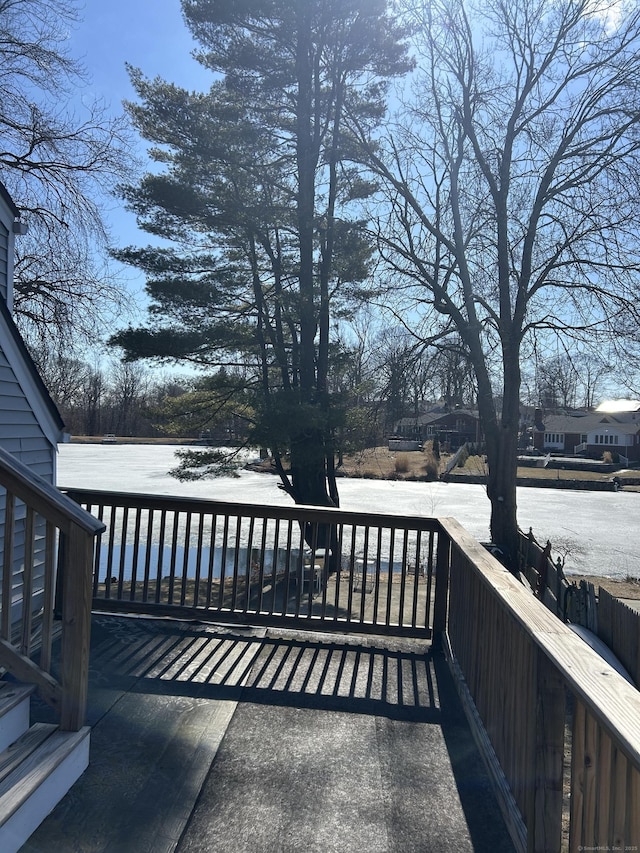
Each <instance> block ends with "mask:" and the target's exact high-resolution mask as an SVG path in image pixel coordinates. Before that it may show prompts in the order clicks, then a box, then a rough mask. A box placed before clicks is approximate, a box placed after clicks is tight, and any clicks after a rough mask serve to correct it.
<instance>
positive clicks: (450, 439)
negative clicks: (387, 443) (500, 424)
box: [395, 408, 482, 450]
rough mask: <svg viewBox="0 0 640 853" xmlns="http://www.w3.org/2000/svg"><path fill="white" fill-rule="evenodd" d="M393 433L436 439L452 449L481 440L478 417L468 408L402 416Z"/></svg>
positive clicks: (410, 437) (427, 439)
mask: <svg viewBox="0 0 640 853" xmlns="http://www.w3.org/2000/svg"><path fill="white" fill-rule="evenodd" d="M395 434H396V435H397V436H402V437H403V438H408V439H414V440H416V441H433V439H434V438H437V439H438V441H440V442H443V443H446V444H448V445H449V447H450V448H451V449H452V450H455V449H457V448H458V447H460V446H461V445H463V444H465V442H469V443H471V444H479V443H480V442H481V441H482V433H481V431H480V418H479V416H478V413H477V412H474V411H471V410H469V409H450V410H448V409H446V408H439V409H434V410H432V411H431V412H426V413H424V414H422V415H418V416H417V417H413V418H402V419H401V420H400V421H398V423H397V424H396V428H395Z"/></svg>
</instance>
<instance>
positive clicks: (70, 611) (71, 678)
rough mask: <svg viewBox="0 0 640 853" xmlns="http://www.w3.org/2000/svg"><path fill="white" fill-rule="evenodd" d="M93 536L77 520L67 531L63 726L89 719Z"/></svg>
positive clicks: (73, 728) (76, 727) (71, 728)
mask: <svg viewBox="0 0 640 853" xmlns="http://www.w3.org/2000/svg"><path fill="white" fill-rule="evenodd" d="M92 567H93V537H92V536H91V534H89V533H87V532H86V531H85V530H82V529H80V528H79V527H78V526H76V525H75V524H71V525H70V528H69V531H68V533H67V535H66V541H65V550H64V563H63V573H62V641H61V670H62V671H61V682H62V707H61V712H60V728H61V729H62V730H63V731H78V730H79V729H80V728H82V726H83V725H84V723H85V716H86V709H87V688H88V672H89V641H90V634H91V596H92Z"/></svg>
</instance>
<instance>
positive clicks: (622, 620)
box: [598, 587, 640, 684]
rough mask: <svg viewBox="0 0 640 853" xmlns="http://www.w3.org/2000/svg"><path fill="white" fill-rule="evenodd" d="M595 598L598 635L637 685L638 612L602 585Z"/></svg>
mask: <svg viewBox="0 0 640 853" xmlns="http://www.w3.org/2000/svg"><path fill="white" fill-rule="evenodd" d="M598 598H599V600H598V636H599V637H600V639H601V640H602V641H603V642H605V643H606V644H607V645H608V646H609V648H610V649H611V650H612V651H613V653H614V654H615V656H616V657H617V658H619V660H620V661H621V662H622V664H623V666H624V668H625V669H626V670H627V672H628V673H629V675H630V676H631V678H633V680H634V681H635V683H636V684H640V612H638V611H637V610H634V609H633V608H632V607H629V606H628V605H627V604H624V603H623V602H622V601H619V600H618V599H617V598H614V596H613V595H611V593H610V592H608V591H607V590H606V589H604V587H600V592H599V597H598Z"/></svg>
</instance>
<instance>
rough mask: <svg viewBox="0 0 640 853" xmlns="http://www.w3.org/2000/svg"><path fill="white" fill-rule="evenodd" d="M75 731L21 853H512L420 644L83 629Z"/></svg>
mask: <svg viewBox="0 0 640 853" xmlns="http://www.w3.org/2000/svg"><path fill="white" fill-rule="evenodd" d="M48 713H49V711H48V708H47V707H46V706H44V705H42V706H38V708H37V709H36V716H37V715H39V717H40V719H42V720H46V719H47V715H48ZM88 722H89V724H90V725H92V727H93V730H92V742H91V763H90V766H89V769H88V770H87V771H86V772H85V774H84V776H83V777H82V778H81V779H80V780H79V782H78V783H77V784H76V785H75V786H74V788H73V789H72V790H71V792H70V793H69V794H68V795H67V796H66V797H65V799H64V800H63V801H62V802H61V803H60V805H59V806H58V807H57V808H56V809H55V811H54V812H53V813H52V815H51V816H50V817H49V818H48V819H47V820H46V821H45V822H44V823H43V824H42V825H41V827H40V828H39V829H38V830H37V832H36V833H35V834H34V835H33V836H32V837H31V839H30V840H29V842H28V844H27V845H26V846H25V848H24V851H25V853H54V851H55V853H66V851H68V853H72V851H74V853H75V851H83V853H89V851H92V853H93V851H95V853H98V851H104V852H105V853H107V852H108V853H127V851H131V853H134V851H135V853H144V851H153V853H164V851H174V850H177V851H179V853H195V851H205V850H206V851H220V853H236V851H237V853H240V851H249V850H251V851H252V853H253V851H257V853H260V851H264V853H278V851H297V850H303V849H304V850H306V851H317V852H318V853H328V851H332V850H340V851H344V853H350V852H351V851H353V853H362V851H363V850H367V851H372V853H387V851H388V853H391V851H394V853H401V851H407V853H409V851H416V853H417V851H420V853H427V851H431V850H432V851H438V853H446V851H454V850H455V851H460V850H477V851H487V853H488V851H492V852H493V853H496V851H511V850H512V849H513V848H512V845H511V842H510V840H509V837H508V835H507V832H506V829H505V827H504V824H503V822H502V819H501V817H500V814H499V810H498V807H497V804H496V802H495V800H494V798H493V795H492V794H491V792H490V787H489V781H488V778H487V776H486V774H485V772H484V768H483V764H482V762H481V760H480V758H479V755H478V753H477V752H476V750H475V747H474V744H473V740H472V737H471V734H470V732H469V729H468V728H467V725H466V722H465V719H464V716H463V714H462V711H461V708H460V705H459V703H458V699H457V696H456V694H455V690H454V689H453V686H452V682H451V678H450V675H449V671H448V668H447V666H446V664H445V662H444V660H443V659H442V658H441V657H440V656H439V655H438V654H435V653H432V651H431V647H430V645H429V644H428V643H426V642H425V641H419V640H409V639H397V640H393V639H390V638H381V637H375V636H370V637H355V636H345V637H341V636H340V637H336V636H329V635H326V634H310V633H308V632H306V633H304V634H303V633H293V632H287V631H283V630H276V629H265V628H238V627H234V626H226V627H219V626H215V625H203V624H198V623H191V622H180V621H176V620H170V619H165V620H156V619H139V618H128V617H121V616H106V615H94V617H93V624H92V648H91V657H90V678H89V719H88Z"/></svg>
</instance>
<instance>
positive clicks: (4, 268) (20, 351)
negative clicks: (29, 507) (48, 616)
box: [0, 183, 64, 621]
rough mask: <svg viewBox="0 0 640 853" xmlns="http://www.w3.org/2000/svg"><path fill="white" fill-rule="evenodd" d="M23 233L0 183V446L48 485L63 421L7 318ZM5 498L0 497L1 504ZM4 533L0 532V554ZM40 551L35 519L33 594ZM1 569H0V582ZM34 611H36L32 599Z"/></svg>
mask: <svg viewBox="0 0 640 853" xmlns="http://www.w3.org/2000/svg"><path fill="white" fill-rule="evenodd" d="M23 233H25V229H24V226H23V225H22V223H21V222H20V214H19V211H18V209H17V208H16V206H15V204H14V203H13V201H12V199H11V196H10V195H9V193H8V192H7V190H6V188H5V187H4V186H3V185H2V184H1V183H0V446H1V447H3V448H4V449H5V450H7V451H8V452H9V453H11V454H13V456H15V457H17V458H18V459H19V460H20V461H21V462H23V463H24V464H25V465H27V466H28V467H29V468H30V469H31V470H32V471H33V472H34V473H36V474H38V475H39V476H40V477H42V478H43V479H44V480H46V481H47V482H49V483H51V484H55V481H56V455H57V446H58V443H59V442H61V441H63V439H64V432H63V427H64V425H63V422H62V419H61V417H60V414H59V412H58V410H57V408H56V406H55V405H54V403H53V401H52V399H51V397H50V396H49V393H48V392H47V389H46V388H45V386H44V383H43V382H42V379H41V378H40V375H39V374H38V371H37V369H36V366H35V364H34V363H33V360H32V358H31V356H30V355H29V352H28V350H27V348H26V346H25V345H24V341H23V340H22V337H21V336H20V333H19V332H18V329H17V328H16V325H15V323H14V321H13V318H12V316H11V311H12V307H13V263H14V241H15V237H16V234H23ZM4 500H5V496H4V494H2V495H1V496H0V501H2V502H4ZM25 517H26V510H25V507H24V505H22V504H20V503H18V505H17V506H16V528H15V535H14V563H13V566H12V574H13V578H12V589H13V597H12V601H13V608H12V609H13V612H12V620H13V621H16V620H18V619H19V618H20V615H21V611H22V577H23V570H24V566H23V561H24V553H25V548H24V531H25ZM3 536H4V531H2V530H0V554H2V549H3ZM43 547H44V521H43V520H42V519H39V520H36V545H35V549H36V571H35V573H34V577H33V584H34V590H35V591H36V593H37V590H38V587H39V586H41V584H42V577H43V569H42V565H41V564H40V569H39V570H38V568H37V567H38V565H39V561H38V550H39V549H40V548H43ZM5 569H6V567H4V566H2V568H1V569H0V578H1V577H2V575H3V574H4V571H5ZM33 605H34V612H35V611H37V610H38V608H39V606H40V602H39V598H38V595H37V594H36V595H35V596H34V598H33Z"/></svg>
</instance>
